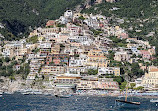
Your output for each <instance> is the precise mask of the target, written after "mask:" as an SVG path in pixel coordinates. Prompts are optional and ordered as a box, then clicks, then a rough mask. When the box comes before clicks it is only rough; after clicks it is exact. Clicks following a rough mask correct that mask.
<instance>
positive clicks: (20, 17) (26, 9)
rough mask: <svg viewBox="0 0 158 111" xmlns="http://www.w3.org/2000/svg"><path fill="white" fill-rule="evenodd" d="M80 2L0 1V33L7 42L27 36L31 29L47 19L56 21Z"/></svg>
mask: <svg viewBox="0 0 158 111" xmlns="http://www.w3.org/2000/svg"><path fill="white" fill-rule="evenodd" d="M81 2H82V0H0V23H2V24H4V25H5V29H4V28H2V29H1V28H0V33H1V34H2V35H4V36H5V38H6V39H7V40H15V39H18V38H21V37H23V36H24V35H27V33H28V32H29V30H30V29H31V28H34V27H35V26H36V27H38V26H41V25H42V24H44V23H45V22H46V21H47V20H48V19H56V18H58V17H59V16H60V15H62V14H63V12H64V11H65V10H67V9H73V8H74V7H75V6H76V5H78V4H80V3H81Z"/></svg>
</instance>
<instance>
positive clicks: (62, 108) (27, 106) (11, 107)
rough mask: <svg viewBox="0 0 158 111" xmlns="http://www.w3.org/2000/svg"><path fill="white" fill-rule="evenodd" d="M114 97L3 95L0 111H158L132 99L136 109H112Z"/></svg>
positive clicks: (149, 105)
mask: <svg viewBox="0 0 158 111" xmlns="http://www.w3.org/2000/svg"><path fill="white" fill-rule="evenodd" d="M115 99H116V98H115V97H92V96H89V97H86V96H72V97H70V98H55V97H53V96H44V95H21V94H13V95H3V96H2V97H0V111H158V106H156V104H155V103H150V99H146V98H134V99H133V101H140V102H141V105H140V107H139V108H137V109H125V108H114V104H115Z"/></svg>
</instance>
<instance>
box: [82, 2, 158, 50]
mask: <svg viewBox="0 0 158 111" xmlns="http://www.w3.org/2000/svg"><path fill="white" fill-rule="evenodd" d="M82 12H83V13H89V14H90V13H93V14H102V15H105V16H107V17H112V21H111V23H113V24H114V25H119V26H120V27H122V28H124V29H125V30H126V31H128V33H129V37H133V38H138V39H140V40H149V42H150V44H151V45H154V46H156V52H158V44H157V43H158V35H157V33H158V1H156V0H119V1H118V2H115V3H108V2H104V3H102V4H98V5H94V6H92V7H91V8H89V9H85V10H83V11H82ZM116 18H120V19H123V20H124V23H118V22H116ZM150 33H152V34H153V35H152V34H151V35H150Z"/></svg>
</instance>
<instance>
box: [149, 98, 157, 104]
mask: <svg viewBox="0 0 158 111" xmlns="http://www.w3.org/2000/svg"><path fill="white" fill-rule="evenodd" d="M150 102H151V103H158V99H151V100H150Z"/></svg>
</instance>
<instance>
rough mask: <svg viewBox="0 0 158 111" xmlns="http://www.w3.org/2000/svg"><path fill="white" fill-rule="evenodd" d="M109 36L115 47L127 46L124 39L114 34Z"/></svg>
mask: <svg viewBox="0 0 158 111" xmlns="http://www.w3.org/2000/svg"><path fill="white" fill-rule="evenodd" d="M109 38H110V39H111V40H112V41H113V42H114V46H115V47H126V46H127V43H126V40H125V39H123V40H121V39H119V38H117V37H115V36H110V37H109Z"/></svg>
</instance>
